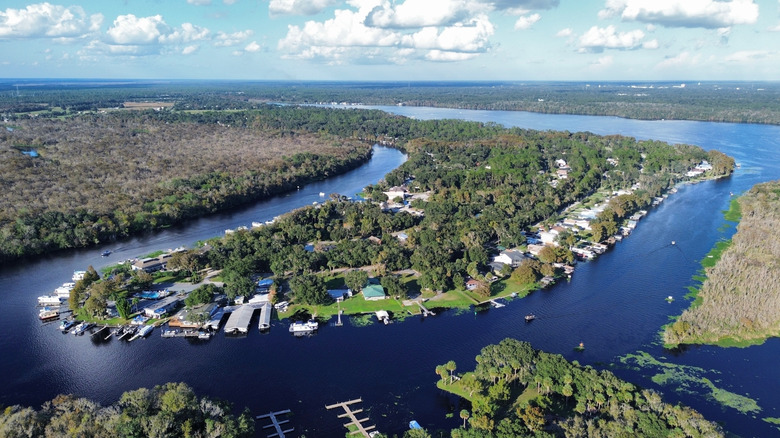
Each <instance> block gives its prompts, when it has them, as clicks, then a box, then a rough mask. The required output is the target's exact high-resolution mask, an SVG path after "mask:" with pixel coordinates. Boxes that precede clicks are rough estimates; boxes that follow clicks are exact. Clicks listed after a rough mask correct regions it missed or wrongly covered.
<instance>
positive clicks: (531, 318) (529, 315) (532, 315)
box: [525, 313, 536, 322]
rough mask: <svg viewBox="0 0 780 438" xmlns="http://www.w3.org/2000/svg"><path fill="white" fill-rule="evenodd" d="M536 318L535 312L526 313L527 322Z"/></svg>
mask: <svg viewBox="0 0 780 438" xmlns="http://www.w3.org/2000/svg"><path fill="white" fill-rule="evenodd" d="M535 319H536V315H534V314H533V313H529V314H528V315H525V322H531V321H533V320H535Z"/></svg>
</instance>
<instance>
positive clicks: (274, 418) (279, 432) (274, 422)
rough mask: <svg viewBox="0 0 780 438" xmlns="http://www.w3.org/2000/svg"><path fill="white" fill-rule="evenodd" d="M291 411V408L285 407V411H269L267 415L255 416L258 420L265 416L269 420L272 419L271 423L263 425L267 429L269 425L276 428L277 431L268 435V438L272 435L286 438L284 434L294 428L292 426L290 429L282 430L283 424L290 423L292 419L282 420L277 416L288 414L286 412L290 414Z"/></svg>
mask: <svg viewBox="0 0 780 438" xmlns="http://www.w3.org/2000/svg"><path fill="white" fill-rule="evenodd" d="M289 413H290V410H289V409H285V410H283V411H276V412H269V413H267V414H265V415H258V416H257V417H255V418H256V419H258V420H260V419H263V418H268V419H269V420H271V424H266V425H265V426H263V429H267V428H269V427H273V428H274V429H276V433H273V434H271V435H267V436H268V438H272V437H279V438H284V434H286V433H290V432H292V431H293V428H292V427H291V428H289V429H286V430H282V424H285V423H289V422H290V420H281V421H279V420H278V419H277V417H278V416H280V415H286V414H289Z"/></svg>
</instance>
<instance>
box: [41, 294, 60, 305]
mask: <svg viewBox="0 0 780 438" xmlns="http://www.w3.org/2000/svg"><path fill="white" fill-rule="evenodd" d="M63 301H65V299H64V298H63V297H59V296H57V295H42V296H40V297H38V304H39V305H41V306H50V305H57V306H59V305H60V304H62V303H63Z"/></svg>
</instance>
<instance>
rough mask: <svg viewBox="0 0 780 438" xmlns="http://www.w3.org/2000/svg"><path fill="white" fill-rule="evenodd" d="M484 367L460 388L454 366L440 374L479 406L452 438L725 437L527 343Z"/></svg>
mask: <svg viewBox="0 0 780 438" xmlns="http://www.w3.org/2000/svg"><path fill="white" fill-rule="evenodd" d="M476 360H477V365H476V368H475V369H474V371H473V372H467V373H465V374H463V375H462V376H461V377H460V378H459V380H457V381H455V379H454V377H455V376H454V371H455V370H456V369H457V367H456V364H455V363H454V362H450V363H448V364H445V365H443V366H440V367H437V370H436V372H437V374H440V375H441V377H442V380H441V382H440V383H439V387H441V388H443V389H445V390H448V391H451V392H455V393H457V394H459V395H461V396H463V397H465V398H466V399H468V400H469V401H470V402H471V412H468V411H465V412H462V413H461V418H463V419H464V424H465V423H466V422H468V426H467V427H463V428H458V429H454V430H452V432H451V436H452V437H453V438H487V437H490V438H493V437H495V438H509V437H586V436H588V437H614V436H647V437H661V436H675V437H715V436H723V432H722V431H721V428H720V427H719V426H718V425H716V424H715V423H712V422H709V421H707V420H706V419H705V418H703V417H702V416H701V414H699V413H698V412H696V411H694V410H693V409H690V408H688V407H685V406H680V405H676V406H674V405H670V404H668V403H665V402H664V401H663V400H662V399H661V396H660V395H659V394H658V393H656V392H654V391H651V390H647V389H641V388H639V387H637V386H635V385H633V384H631V383H628V382H626V381H623V380H621V379H619V378H617V377H616V376H615V375H614V374H612V373H611V372H610V371H606V370H605V371H598V370H595V369H593V368H591V367H590V366H586V367H582V366H580V365H577V364H574V363H571V362H568V361H567V360H566V359H564V358H563V357H562V356H560V355H558V354H550V353H545V352H543V351H539V350H534V349H533V348H532V347H531V345H530V344H529V343H527V342H521V341H517V340H515V339H504V340H503V341H501V342H500V343H499V344H498V345H489V346H487V347H485V348H483V349H482V351H481V352H480V354H479V355H478V356H477V357H476ZM466 420H467V421H466Z"/></svg>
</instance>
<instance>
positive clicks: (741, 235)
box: [663, 181, 780, 347]
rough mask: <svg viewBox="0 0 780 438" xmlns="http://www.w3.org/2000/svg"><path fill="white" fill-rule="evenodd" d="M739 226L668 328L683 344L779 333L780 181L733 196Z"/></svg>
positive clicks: (669, 339)
mask: <svg viewBox="0 0 780 438" xmlns="http://www.w3.org/2000/svg"><path fill="white" fill-rule="evenodd" d="M727 218H728V219H732V220H736V219H738V220H739V225H738V227H737V232H736V234H734V236H733V237H732V239H731V240H730V241H728V242H721V243H719V244H718V245H717V246H716V247H715V248H714V249H713V251H712V252H710V254H709V255H708V256H707V257H706V258H705V259H704V261H703V262H702V265H703V266H704V268H705V274H706V277H705V279H704V281H703V283H702V285H701V287H700V288H699V289H698V290H695V291H694V293H693V296H694V297H695V300H694V301H693V303H692V304H691V307H690V308H689V309H687V310H685V311H684V312H683V314H682V315H680V317H679V318H677V320H676V321H675V322H673V323H671V324H669V325H667V326H666V327H665V329H664V333H663V337H664V342H665V343H666V344H667V346H669V347H674V346H677V345H679V344H716V345H721V346H746V345H752V344H756V343H762V342H763V341H764V340H765V339H766V338H768V337H773V336H778V335H780V285H779V284H778V282H777V281H774V280H773V279H777V278H780V267H779V266H778V263H777V261H778V260H780V247H778V242H780V181H773V182H767V183H763V184H758V185H756V186H755V187H753V188H752V189H751V190H749V191H748V192H747V193H745V194H744V195H742V196H740V197H739V198H738V199H736V200H734V201H732V205H731V210H730V211H729V212H728V213H727Z"/></svg>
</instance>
